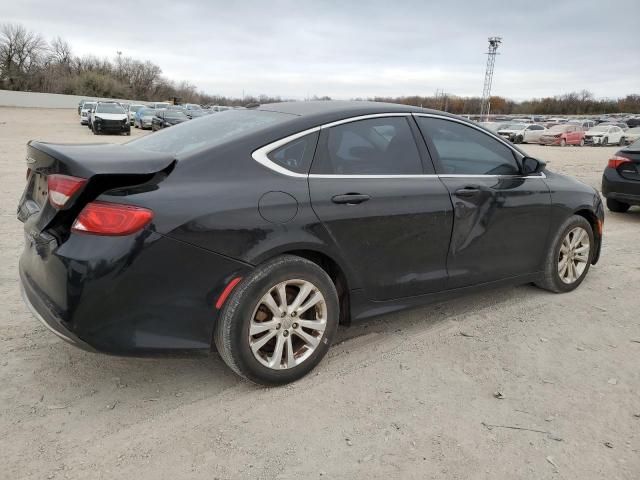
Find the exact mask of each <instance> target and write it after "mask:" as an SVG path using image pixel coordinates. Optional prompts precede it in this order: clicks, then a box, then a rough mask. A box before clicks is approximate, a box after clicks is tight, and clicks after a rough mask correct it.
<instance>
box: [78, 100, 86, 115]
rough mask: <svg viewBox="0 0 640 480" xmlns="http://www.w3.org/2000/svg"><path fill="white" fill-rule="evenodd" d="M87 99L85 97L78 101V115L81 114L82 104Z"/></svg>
mask: <svg viewBox="0 0 640 480" xmlns="http://www.w3.org/2000/svg"><path fill="white" fill-rule="evenodd" d="M86 101H87V100H85V99H84V98H83V99H82V100H80V101H79V102H78V115H80V112H81V111H82V105H83V104H84V102H86Z"/></svg>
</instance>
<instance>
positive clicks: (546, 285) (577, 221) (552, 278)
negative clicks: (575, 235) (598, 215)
mask: <svg viewBox="0 0 640 480" xmlns="http://www.w3.org/2000/svg"><path fill="white" fill-rule="evenodd" d="M576 227H582V228H583V229H584V230H586V232H587V234H588V235H589V244H590V249H589V257H588V261H587V263H586V267H585V269H584V271H583V272H582V274H581V275H580V276H579V277H578V279H577V280H576V281H574V282H573V283H565V282H563V281H562V279H561V278H560V274H559V273H558V261H559V257H560V247H561V246H562V242H563V240H564V238H565V237H566V236H567V234H568V233H569V232H570V231H571V230H572V229H574V228H576ZM595 246H596V245H595V240H594V236H593V229H592V228H591V224H590V223H589V222H588V221H587V219H586V218H584V217H581V216H580V215H572V216H571V217H569V218H567V219H566V220H565V221H564V223H563V224H562V225H561V226H560V228H559V229H558V231H557V233H556V235H555V237H554V239H553V242H551V249H550V250H549V253H548V254H547V258H546V260H545V263H544V273H543V277H542V279H541V280H539V281H537V282H535V284H536V285H537V286H538V287H540V288H543V289H545V290H549V291H550V292H554V293H566V292H570V291H572V290H575V289H576V288H578V287H579V286H580V284H581V283H582V282H583V280H584V279H585V277H586V276H587V273H589V267H590V266H591V261H592V260H593V255H594V252H595Z"/></svg>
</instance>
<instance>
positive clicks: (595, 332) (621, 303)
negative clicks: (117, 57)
mask: <svg viewBox="0 0 640 480" xmlns="http://www.w3.org/2000/svg"><path fill="white" fill-rule="evenodd" d="M140 134H141V133H140V132H139V131H138V130H137V129H134V130H133V133H132V135H134V136H136V135H140ZM32 138H35V139H40V140H48V141H56V142H104V141H108V142H124V141H126V140H128V138H129V137H125V136H120V137H118V136H100V137H94V136H93V135H92V134H91V132H90V131H89V130H88V129H87V128H86V127H81V126H80V125H79V117H78V116H77V114H76V113H75V112H74V111H70V110H63V111H60V110H41V109H13V108H0V211H1V217H0V222H1V227H2V228H1V230H0V295H1V298H2V300H3V302H2V307H0V432H1V433H0V478H2V479H22V478H33V479H45V478H49V479H51V478H55V479H62V478H73V479H94V478H95V479H114V478H136V479H137V480H144V479H154V480H155V479H165V478H171V479H173V478H177V479H192V478H193V479H200V478H202V479H207V480H213V479H215V478H218V479H232V478H233V479H235V478H248V479H249V478H260V479H274V478H278V479H287V478H290V479H293V478H296V479H300V478H304V479H313V478H328V479H372V478H385V479H389V478H393V479H395V478H398V479H436V478H437V479H470V478H491V479H503V478H504V479H507V478H508V479H513V478H529V479H547V478H550V479H595V478H602V479H638V478H640V313H639V311H640V297H639V296H638V288H637V287H638V285H639V284H640V242H639V241H638V239H639V236H638V233H639V232H640V209H637V208H636V209H634V210H632V211H631V212H629V213H628V214H613V213H610V212H607V219H606V222H605V240H604V247H603V253H602V258H601V262H600V263H599V264H598V265H597V266H596V267H595V268H592V269H591V271H590V273H589V275H588V277H587V279H586V280H585V282H584V283H583V285H582V286H581V287H580V288H579V289H578V290H577V291H575V292H573V293H570V294H565V295H554V294H551V293H548V292H545V291H542V290H539V289H537V288H535V287H532V286H522V287H518V288H505V289H500V290H495V291H492V292H489V293H483V294H478V295H472V296H468V297H464V298H461V299H458V300H455V301H450V302H447V303H441V304H436V305H431V306H428V307H425V308H422V309H419V310H414V311H411V312H405V313H402V314H395V315H387V316H384V317H381V318H378V319H376V320H373V321H369V322H366V323H362V324H358V325H356V326H353V327H350V328H348V329H346V328H345V329H342V330H341V332H340V341H339V343H338V344H337V345H335V346H334V347H333V348H332V350H331V351H330V354H329V356H328V358H327V359H326V360H325V361H323V362H322V363H321V365H320V366H319V368H317V369H316V370H315V371H314V372H313V373H312V374H311V375H309V376H308V377H307V378H305V379H303V380H301V381H299V382H297V383H296V384H294V385H290V386H287V387H283V388H273V389H263V388H258V387H256V386H254V385H251V384H249V383H247V382H244V381H242V380H240V379H238V378H237V377H236V376H234V375H233V374H232V373H231V372H230V371H229V370H228V369H227V368H226V366H225V365H224V364H223V362H222V361H221V360H220V359H219V358H218V357H217V356H213V357H211V358H198V359H193V358H164V359H157V358H156V359H127V358H124V359H123V358H115V357H110V356H106V355H97V354H91V353H86V352H83V351H81V350H78V349H76V348H74V347H72V346H70V345H67V344H66V343H64V342H63V341H61V340H60V339H58V338H57V337H55V336H54V335H52V334H51V333H50V332H49V331H47V330H46V329H45V328H44V327H43V326H42V325H41V324H40V323H38V322H37V321H36V320H35V319H34V318H33V317H32V316H31V315H30V314H29V312H28V311H27V309H26V308H25V306H24V305H23V303H22V300H21V298H20V294H19V287H18V274H17V265H18V257H19V255H20V252H21V250H22V243H23V234H22V225H21V224H20V223H19V222H18V221H17V220H16V218H15V210H16V205H17V202H18V199H19V197H20V194H21V192H22V190H23V188H24V175H25V171H26V164H25V161H24V157H25V143H26V142H27V141H28V140H29V139H32ZM524 148H525V150H527V151H528V152H530V154H531V155H532V156H537V157H539V158H542V159H544V160H547V161H548V162H549V166H550V168H551V169H553V170H556V171H560V172H565V173H569V174H572V175H575V176H576V177H578V178H580V179H581V180H583V181H585V182H587V183H589V184H591V185H593V186H596V187H598V186H599V183H600V176H601V173H602V169H603V167H604V165H605V164H606V161H607V159H608V158H609V156H610V155H611V154H612V153H613V152H615V151H616V147H607V148H593V147H592V148H586V147H585V148H579V147H566V148H560V147H540V146H525V147H524ZM497 392H500V393H501V395H497V396H498V397H500V398H496V393H497Z"/></svg>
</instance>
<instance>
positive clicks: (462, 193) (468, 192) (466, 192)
mask: <svg viewBox="0 0 640 480" xmlns="http://www.w3.org/2000/svg"><path fill="white" fill-rule="evenodd" d="M479 193H480V190H478V189H477V188H473V187H465V188H461V189H459V190H456V196H458V197H473V196H474V195H477V194H479Z"/></svg>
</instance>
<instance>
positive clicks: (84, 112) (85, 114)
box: [80, 102, 96, 125]
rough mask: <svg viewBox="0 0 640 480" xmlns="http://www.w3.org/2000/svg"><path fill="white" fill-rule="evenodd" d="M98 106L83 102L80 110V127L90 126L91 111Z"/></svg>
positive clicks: (93, 103) (94, 103)
mask: <svg viewBox="0 0 640 480" xmlns="http://www.w3.org/2000/svg"><path fill="white" fill-rule="evenodd" d="M95 106H96V102H83V103H82V109H81V110H80V125H89V118H90V116H91V109H92V108H93V107H95Z"/></svg>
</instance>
